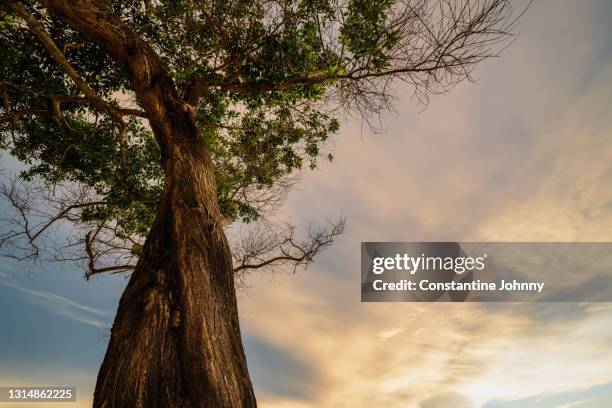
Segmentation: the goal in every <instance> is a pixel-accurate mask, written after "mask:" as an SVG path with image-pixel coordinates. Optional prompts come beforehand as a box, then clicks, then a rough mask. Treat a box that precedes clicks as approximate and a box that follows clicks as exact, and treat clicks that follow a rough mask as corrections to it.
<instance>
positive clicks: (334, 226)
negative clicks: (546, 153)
mask: <svg viewBox="0 0 612 408" xmlns="http://www.w3.org/2000/svg"><path fill="white" fill-rule="evenodd" d="M0 6H1V9H0V10H1V14H0V37H1V38H2V47H0V92H1V93H2V98H3V106H2V110H1V111H0V134H1V136H2V138H1V143H2V149H3V150H5V151H8V152H9V153H10V154H11V155H12V156H13V157H15V158H17V159H18V160H20V161H21V162H22V163H24V165H25V169H24V170H23V171H22V172H21V174H20V178H19V179H13V180H9V181H8V182H7V183H5V184H4V187H3V189H2V190H1V191H0V192H1V193H2V194H3V195H4V197H5V198H6V199H7V200H8V201H9V202H10V203H11V204H12V206H13V208H14V213H13V214H12V215H10V216H7V217H6V219H5V220H4V221H5V223H7V224H10V225H11V226H12V228H11V229H9V230H8V232H6V233H5V234H4V235H3V236H2V237H1V241H0V244H1V245H2V248H3V250H4V252H5V254H7V255H10V256H14V257H16V258H18V259H32V258H35V257H40V256H42V255H43V254H47V255H51V258H53V259H61V260H74V261H77V262H82V263H84V264H85V266H86V269H87V272H86V276H87V277H90V276H92V275H94V274H100V273H105V272H106V273H117V272H126V271H127V272H129V273H130V274H131V275H130V279H129V282H128V284H127V287H126V289H125V292H124V293H123V296H122V298H121V301H120V303H119V307H118V310H117V315H116V317H115V321H114V324H113V328H112V331H111V338H110V342H109V345H108V349H107V352H106V356H105V358H104V362H103V364H102V367H101V369H100V373H99V376H98V380H97V384H96V390H95V396H94V406H95V407H130V406H145V407H155V406H160V407H187V406H189V407H212V406H215V407H216V406H219V407H252V406H255V405H256V403H255V397H254V393H253V389H252V385H251V381H250V379H249V375H248V371H247V365H246V360H245V356H244V352H243V348H242V344H241V339H240V329H239V323H238V313H237V307H236V295H235V289H234V288H235V283H234V280H235V276H237V275H240V274H242V273H244V272H246V271H248V270H252V269H257V268H262V267H275V266H278V265H282V264H286V263H290V264H293V265H294V267H297V266H299V265H305V264H307V263H309V262H311V260H312V258H313V256H314V255H315V254H316V253H317V252H318V251H319V250H320V249H322V248H324V247H326V246H328V245H329V244H330V243H331V242H332V241H333V239H334V237H336V236H337V235H338V234H340V233H341V232H342V230H343V228H344V221H343V220H340V221H339V222H335V223H331V224H330V225H329V226H328V227H327V228H323V229H320V230H316V229H311V230H310V234H309V236H308V237H307V238H305V239H304V240H300V239H298V238H297V236H296V234H295V228H294V227H293V226H288V227H287V228H286V229H284V230H281V231H280V232H279V231H274V230H269V228H268V227H269V226H268V225H267V224H265V223H264V224H255V225H260V227H256V228H255V229H251V230H250V231H249V232H248V233H246V234H243V235H241V236H242V239H240V240H238V244H239V245H238V247H237V248H236V249H235V250H234V251H233V253H234V258H233V259H232V252H231V251H230V246H229V244H228V241H227V239H226V236H225V232H224V227H226V226H227V225H229V224H232V223H242V224H248V223H251V222H257V221H258V220H259V221H260V220H262V219H264V220H265V215H266V212H267V211H273V210H274V209H275V208H276V207H277V206H278V205H279V204H280V203H281V202H282V198H283V197H284V195H285V194H286V192H287V191H289V189H290V188H291V187H292V186H293V184H294V183H295V181H296V175H297V174H299V171H300V169H301V168H303V167H310V168H314V167H315V166H316V165H317V161H318V160H320V159H321V157H325V154H324V153H325V148H326V141H327V140H328V138H329V137H330V135H333V134H334V133H336V132H337V130H338V127H339V122H338V118H340V117H342V116H343V115H345V114H346V113H348V114H355V113H357V114H359V115H361V116H362V117H363V118H365V119H366V120H368V121H372V119H374V118H376V116H377V115H378V114H380V113H381V112H383V111H385V110H387V109H389V108H390V107H391V104H392V102H393V94H392V90H393V88H394V86H395V85H396V84H398V83H400V82H406V83H409V84H410V85H412V86H413V88H414V92H415V93H414V96H415V97H416V98H417V99H418V100H419V101H421V102H427V100H428V97H429V96H430V95H432V94H439V93H444V92H446V91H448V90H449V89H451V88H452V87H453V86H454V85H455V84H457V83H459V82H461V81H463V80H466V79H467V80H471V72H472V70H473V69H474V67H475V66H476V65H477V64H478V63H479V62H481V61H483V60H485V59H487V58H489V57H493V56H496V55H498V53H499V52H500V51H501V49H502V48H503V46H504V45H506V44H508V41H509V39H511V38H512V32H513V29H514V27H515V25H516V21H517V16H516V15H515V13H513V11H512V9H511V5H510V3H509V1H508V0H472V1H470V0H398V1H394V0H347V1H344V2H339V1H335V0H300V1H289V2H288V1H261V0H231V1H227V0H221V1H219V0H211V1H199V0H173V1H163V0H160V1H150V0H144V1H138V0H127V1H118V0H106V1H104V0H69V1H58V0H40V1H23V2H19V1H13V0H2V1H1V2H0ZM327 158H328V159H330V160H331V158H332V156H331V155H328V156H327ZM66 222H67V223H71V224H73V229H72V230H71V231H72V235H71V238H72V239H70V240H69V241H68V244H67V245H63V246H62V248H60V249H61V251H60V252H58V251H56V249H54V250H50V249H49V248H48V247H47V246H46V245H47V242H48V237H49V234H50V233H51V231H52V230H53V229H54V228H55V227H56V226H57V225H60V224H61V223H66ZM250 225H252V224H250ZM261 225H263V227H261ZM262 234H263V235H262ZM262 237H263V238H262Z"/></svg>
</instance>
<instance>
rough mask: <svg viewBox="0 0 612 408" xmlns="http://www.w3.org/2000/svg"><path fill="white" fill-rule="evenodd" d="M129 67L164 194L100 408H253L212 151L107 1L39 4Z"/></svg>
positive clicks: (102, 386) (113, 348) (124, 301)
mask: <svg viewBox="0 0 612 408" xmlns="http://www.w3.org/2000/svg"><path fill="white" fill-rule="evenodd" d="M40 3H42V4H44V5H45V6H47V7H48V8H49V10H51V11H52V12H53V13H55V14H57V15H58V16H59V17H61V18H63V19H64V20H66V21H67V22H68V23H70V24H71V25H72V26H73V27H75V28H76V29H78V30H79V31H81V32H82V33H83V34H84V35H85V36H86V37H88V38H89V39H90V40H91V41H94V42H96V43H97V44H99V45H100V46H102V47H104V48H105V49H106V50H107V51H108V53H109V55H110V56H111V57H112V58H113V60H114V61H115V62H116V63H117V65H118V67H120V68H121V69H123V70H124V71H125V73H126V75H127V77H128V79H129V80H130V82H131V84H132V88H133V90H134V92H135V93H136V95H137V96H138V99H139V101H140V104H141V105H142V107H143V109H144V110H145V112H146V114H147V117H148V118H149V123H150V125H151V129H152V130H153V133H154V135H155V138H156V140H157V143H158V144H159V146H160V148H161V154H162V157H161V160H162V165H163V168H164V170H165V190H164V192H163V195H162V198H161V201H160V203H159V207H158V210H157V215H156V218H155V221H154V223H153V226H152V227H151V230H150V233H149V236H148V237H147V240H146V242H145V245H144V248H143V253H142V256H141V257H140V259H139V262H138V264H137V266H136V268H135V270H134V272H133V273H132V275H131V277H130V280H129V282H128V284H127V287H126V289H125V292H124V293H123V296H122V297H121V300H120V302H119V307H118V310H117V315H116V317H115V321H114V324H113V328H112V331H111V338H110V342H109V345H108V349H107V352H106V356H105V358H104V362H103V364H102V367H101V369H100V372H99V374H98V380H97V384H96V389H95V394H94V407H96V408H98V407H99V408H102V407H104V408H111V407H112V408H131V407H146V408H148V407H187V408H192V407H198V408H200V407H211V408H212V407H222V408H224V407H232V408H233V407H240V408H250V407H255V406H256V402H255V396H254V393H253V387H252V384H251V380H250V378H249V374H248V370H247V364H246V358H245V355H244V350H243V347H242V341H241V336H240V328H239V322H238V308H237V303H236V294H235V289H234V278H233V270H232V269H233V268H232V259H231V254H230V250H229V246H228V243H227V240H226V237H225V234H224V231H223V229H222V223H221V222H222V219H221V214H220V210H219V206H218V202H217V195H216V185H215V176H214V169H213V165H212V161H211V158H210V154H209V152H208V150H207V147H206V144H205V142H204V140H203V139H202V138H201V136H200V135H199V133H198V131H197V128H196V126H195V120H194V108H193V106H192V105H191V104H188V103H185V102H184V101H183V100H182V98H181V97H180V95H179V93H178V92H177V90H176V87H175V86H174V84H173V83H172V80H171V79H170V77H169V76H168V74H167V72H166V71H165V68H164V65H163V63H162V62H161V60H160V59H159V57H158V56H157V54H156V53H155V51H154V50H153V49H152V48H151V46H150V45H148V44H147V43H146V42H144V41H142V40H141V39H140V38H139V37H138V36H137V35H136V34H135V33H134V31H133V30H132V29H131V28H130V27H129V25H127V24H126V23H125V22H123V21H122V20H121V19H119V18H118V17H116V16H114V15H113V13H112V12H110V11H109V10H107V9H106V8H105V5H104V3H103V2H102V1H100V0H68V1H60V0H41V1H40Z"/></svg>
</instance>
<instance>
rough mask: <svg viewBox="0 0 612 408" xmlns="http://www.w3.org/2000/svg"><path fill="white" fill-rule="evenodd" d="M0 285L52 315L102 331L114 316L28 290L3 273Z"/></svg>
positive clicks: (63, 298) (57, 296) (56, 296)
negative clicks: (16, 291) (14, 291)
mask: <svg viewBox="0 0 612 408" xmlns="http://www.w3.org/2000/svg"><path fill="white" fill-rule="evenodd" d="M0 285H3V286H6V287H9V288H12V289H16V290H18V291H20V292H22V293H24V294H26V295H27V296H26V297H27V299H29V300H30V301H31V302H34V303H38V304H41V305H42V306H44V307H45V308H47V309H49V310H51V311H52V312H54V313H57V314H59V315H62V316H65V317H68V318H70V319H72V320H75V321H78V322H80V323H84V324H88V325H90V326H94V327H98V328H102V329H105V328H108V327H109V323H110V319H112V317H113V315H114V312H111V311H108V310H101V309H96V308H93V307H89V306H86V305H82V304H80V303H77V302H75V301H72V300H70V299H67V298H65V297H63V296H60V295H56V294H54V293H51V292H47V291H40V290H34V289H31V288H28V287H26V286H23V285H21V284H19V283H17V282H15V281H14V280H13V279H12V278H11V276H10V275H9V274H7V273H5V272H0Z"/></svg>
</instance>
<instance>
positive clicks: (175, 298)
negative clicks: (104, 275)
mask: <svg viewBox="0 0 612 408" xmlns="http://www.w3.org/2000/svg"><path fill="white" fill-rule="evenodd" d="M206 157H207V153H206V151H205V148H204V146H203V143H202V142H199V141H198V138H195V139H191V140H186V141H181V142H177V143H175V144H173V145H172V147H171V152H170V154H169V157H168V160H167V161H166V163H167V167H166V190H165V192H164V194H163V198H162V201H161V203H160V206H159V209H158V212H157V217H156V220H155V223H154V225H153V227H152V229H151V232H150V234H149V237H148V238H147V241H146V243H145V247H144V251H143V255H142V257H141V258H140V261H139V263H138V265H137V267H136V269H135V271H134V273H133V274H132V277H131V279H130V281H129V283H128V286H127V288H126V290H125V292H124V294H123V296H122V298H121V301H120V303H119V309H118V312H117V317H116V318H115V323H114V326H113V329H112V336H111V340H110V344H109V346H108V351H107V353H106V357H105V359H104V363H103V365H102V368H101V370H100V374H99V376H98V382H97V385H96V392H95V401H94V406H95V407H140V406H144V407H158V406H159V407H252V406H255V398H254V395H253V391H252V387H251V383H250V380H249V376H248V372H247V367H246V360H245V356H244V352H243V349H242V343H241V340H240V330H239V326H238V313H237V307H236V298H235V292H234V283H233V282H234V280H233V275H232V263H231V257H230V252H229V248H228V245H227V242H226V239H225V236H224V233H223V229H222V227H221V224H220V213H219V209H218V206H217V203H216V197H215V183H214V176H213V175H212V168H211V165H210V160H208V159H203V158H206Z"/></svg>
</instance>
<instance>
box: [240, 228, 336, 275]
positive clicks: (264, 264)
mask: <svg viewBox="0 0 612 408" xmlns="http://www.w3.org/2000/svg"><path fill="white" fill-rule="evenodd" d="M345 225H346V221H345V220H344V219H343V218H341V219H339V220H337V221H334V222H329V223H328V224H327V225H326V226H325V227H323V228H313V227H308V233H307V235H306V237H304V238H302V239H300V238H298V237H297V236H296V229H297V228H296V227H295V226H293V225H290V224H286V225H285V226H284V228H281V229H279V228H276V227H275V226H274V225H272V224H270V223H266V222H259V223H258V224H257V225H255V226H249V225H243V226H242V227H241V228H240V230H239V231H238V234H237V235H238V236H237V237H236V238H235V240H234V246H233V248H232V255H233V257H234V272H235V273H236V275H237V278H238V279H239V280H240V279H242V278H243V277H244V275H245V274H246V273H248V272H249V271H252V270H255V269H268V270H272V271H275V270H278V268H280V267H287V266H289V267H292V268H293V272H294V273H295V272H296V270H297V269H298V268H299V267H304V268H306V267H307V266H308V265H309V264H310V263H312V262H313V259H314V257H315V255H317V254H318V253H319V252H321V251H322V250H323V249H325V248H327V247H329V246H330V245H331V244H332V242H333V241H334V239H336V238H337V237H338V236H339V235H340V234H342V233H343V232H344V228H345Z"/></svg>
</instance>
